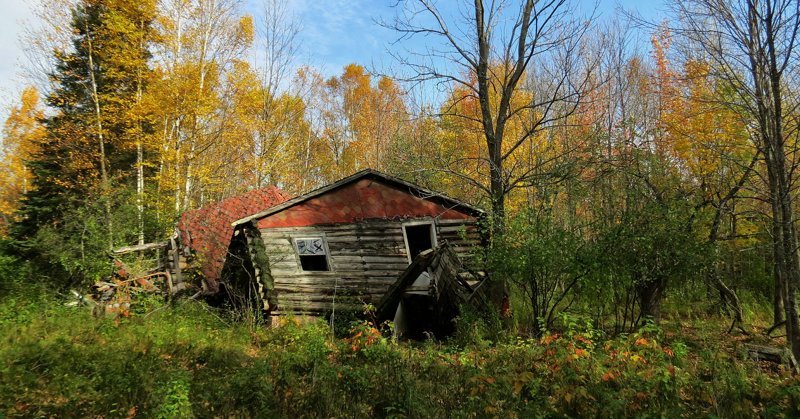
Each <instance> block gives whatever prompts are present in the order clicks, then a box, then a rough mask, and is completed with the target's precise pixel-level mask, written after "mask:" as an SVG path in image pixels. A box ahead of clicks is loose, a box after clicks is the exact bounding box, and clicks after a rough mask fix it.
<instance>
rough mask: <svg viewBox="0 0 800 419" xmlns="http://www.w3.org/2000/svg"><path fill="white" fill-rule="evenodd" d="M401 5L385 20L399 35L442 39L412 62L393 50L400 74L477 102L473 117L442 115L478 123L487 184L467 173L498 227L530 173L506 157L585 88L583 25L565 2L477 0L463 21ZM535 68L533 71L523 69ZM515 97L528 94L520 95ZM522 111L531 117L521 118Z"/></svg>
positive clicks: (424, 6)
mask: <svg viewBox="0 0 800 419" xmlns="http://www.w3.org/2000/svg"><path fill="white" fill-rule="evenodd" d="M401 5H402V6H403V7H404V8H403V9H402V10H401V11H400V13H399V16H398V17H397V18H396V19H395V20H394V21H393V22H391V23H388V24H387V26H389V27H390V28H392V29H394V30H396V31H397V32H398V33H399V34H400V36H401V40H402V39H407V38H413V37H416V36H428V37H432V38H435V39H438V40H439V41H440V42H441V46H437V47H436V48H434V49H431V50H429V53H428V54H425V53H419V52H417V53H411V54H409V55H410V56H411V57H421V58H420V60H418V61H414V60H411V59H407V58H403V57H399V56H398V58H399V60H400V61H401V62H402V63H403V64H404V65H405V66H406V67H407V68H408V69H409V70H410V72H411V75H410V76H408V77H407V78H406V79H407V80H408V81H412V82H416V83H424V82H429V81H434V82H436V83H440V84H444V85H449V86H452V87H453V88H454V89H457V90H459V91H462V92H463V95H462V97H461V98H459V99H457V100H455V101H453V102H452V103H453V104H458V103H460V101H461V100H467V99H471V100H474V101H475V102H477V105H478V114H477V115H474V114H465V113H461V112H458V111H457V110H456V108H455V107H447V108H446V109H444V110H443V111H442V114H443V115H452V116H454V117H457V118H462V119H464V120H466V121H474V122H477V123H479V124H480V127H481V134H482V136H483V142H484V147H485V150H486V153H485V155H483V156H481V157H480V159H481V160H482V161H483V162H484V163H485V169H483V170H485V172H486V177H487V178H488V182H486V183H484V182H482V181H481V180H479V179H472V178H471V177H469V176H465V179H469V180H470V181H471V182H472V183H473V184H475V185H476V186H478V187H480V188H481V189H482V190H485V191H486V192H487V195H488V196H489V198H490V202H491V206H492V211H493V219H494V222H493V225H494V228H495V230H496V232H501V231H502V229H503V219H504V217H505V212H506V209H505V204H506V197H507V195H508V194H509V192H510V191H512V190H513V189H515V188H517V187H521V186H522V185H525V184H527V183H528V182H529V181H530V180H531V179H530V178H531V176H532V175H533V174H534V173H533V171H532V170H531V169H530V168H519V167H517V166H516V165H515V164H514V163H512V162H511V160H512V159H513V158H512V155H514V153H515V152H516V151H517V150H518V149H519V148H520V147H522V146H523V145H525V144H529V143H531V142H535V141H536V140H537V136H538V135H539V134H540V133H541V132H543V131H545V130H547V129H549V127H552V126H553V125H556V124H557V123H558V122H559V121H563V120H564V119H565V118H567V117H568V116H569V115H571V114H573V113H574V112H575V111H576V110H577V109H578V104H579V103H580V102H581V98H582V97H583V96H584V94H585V88H586V87H587V81H588V78H587V70H588V69H589V68H591V64H588V63H583V62H581V60H580V58H581V48H582V47H583V45H584V44H583V41H584V36H585V35H586V33H587V30H588V28H589V25H588V23H587V22H584V21H581V20H579V19H578V18H575V17H572V16H573V12H574V7H572V5H571V4H569V2H567V1H566V0H556V1H548V2H538V1H535V0H527V1H524V2H521V4H520V5H519V6H518V7H508V6H509V5H507V4H505V3H503V2H499V3H494V2H492V3H491V4H484V2H483V1H476V2H475V3H474V5H469V6H468V5H464V6H463V7H464V8H465V10H469V12H468V13H466V14H463V16H464V19H463V21H458V19H457V17H455V15H456V14H457V13H455V12H453V11H452V10H451V11H450V12H449V13H447V11H446V10H444V11H443V10H442V9H440V8H439V7H437V5H436V4H434V2H431V1H428V0H416V1H405V2H401ZM533 68H536V69H537V72H538V73H536V74H534V73H533V72H532V71H529V70H532V69H533ZM526 75H527V76H528V77H534V80H535V83H534V84H536V85H537V86H536V87H537V90H536V92H535V94H531V92H526V91H525V89H524V84H525V81H526V80H525V79H526ZM540 83H541V84H540ZM519 95H529V96H528V97H527V99H524V100H519V99H518V96H519ZM522 114H526V115H531V116H532V117H531V118H522V117H521V115H522ZM523 119H524V122H523V121H520V122H522V126H521V127H520V128H521V129H519V130H517V131H516V132H514V133H509V129H508V128H509V125H511V124H512V123H513V122H512V121H515V120H518V121H519V120H523Z"/></svg>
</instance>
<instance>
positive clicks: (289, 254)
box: [260, 218, 480, 314]
mask: <svg viewBox="0 0 800 419" xmlns="http://www.w3.org/2000/svg"><path fill="white" fill-rule="evenodd" d="M426 220H428V221H430V220H431V219H430V218H427V219H426V218H422V219H403V220H366V221H360V222H357V223H349V224H334V225H320V226H310V227H276V228H264V229H261V230H260V231H261V237H262V240H263V243H264V246H265V251H266V254H267V259H268V260H269V269H270V271H271V273H272V276H273V278H274V281H275V292H276V293H277V297H278V310H277V311H276V312H274V314H281V313H286V312H294V313H301V314H323V313H326V312H330V311H331V310H332V308H333V302H334V299H335V302H336V309H337V310H340V309H355V310H359V309H360V308H361V306H362V305H363V304H364V303H372V304H377V303H378V302H379V301H380V299H381V297H383V295H384V294H385V293H386V291H387V290H388V289H389V286H390V285H391V284H393V283H394V282H395V281H396V280H397V278H398V277H399V276H400V275H401V274H402V273H403V271H404V270H405V269H406V268H407V267H408V265H409V263H408V256H407V254H406V247H405V241H404V239H403V224H405V223H407V222H411V221H426ZM433 221H434V225H435V228H436V239H437V242H438V243H440V244H441V243H442V242H443V241H447V242H448V243H450V244H451V245H452V246H453V250H454V251H455V252H456V253H457V254H458V255H459V256H460V257H461V258H462V259H463V260H465V261H466V260H469V259H471V258H472V256H471V254H472V252H473V251H474V250H475V249H476V248H477V246H479V245H480V237H479V234H478V231H477V227H476V225H475V220H443V219H433ZM319 236H321V237H323V238H324V239H325V241H326V243H327V246H328V261H329V264H330V268H331V270H330V271H328V272H307V271H303V270H302V269H301V268H300V261H299V258H298V256H297V254H296V252H295V249H294V246H293V243H294V241H293V240H294V239H295V238H304V237H319Z"/></svg>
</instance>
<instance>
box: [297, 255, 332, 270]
mask: <svg viewBox="0 0 800 419" xmlns="http://www.w3.org/2000/svg"><path fill="white" fill-rule="evenodd" d="M300 266H301V267H302V268H303V270H304V271H329V270H330V269H329V268H328V258H327V257H326V256H325V255H304V256H300Z"/></svg>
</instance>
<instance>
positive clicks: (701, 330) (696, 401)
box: [0, 284, 800, 417]
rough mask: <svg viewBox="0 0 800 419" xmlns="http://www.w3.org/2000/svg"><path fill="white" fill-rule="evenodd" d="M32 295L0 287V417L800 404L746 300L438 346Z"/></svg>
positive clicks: (445, 413)
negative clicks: (761, 354) (608, 326)
mask: <svg viewBox="0 0 800 419" xmlns="http://www.w3.org/2000/svg"><path fill="white" fill-rule="evenodd" d="M35 290H36V288H33V291H32V289H31V288H30V287H25V291H22V287H19V286H14V285H13V284H12V286H11V287H10V288H9V287H6V289H5V290H2V291H0V339H1V340H0V416H3V413H4V414H5V415H6V416H8V417H18V416H23V417H41V416H58V417H61V416H67V417H76V416H80V417H89V416H92V417H135V416H139V417H191V416H198V417H212V416H214V417H219V416H224V417H227V416H239V417H240V416H248V417H250V416H258V417H367V416H379V417H487V416H488V417H541V416H548V417H552V416H556V417H560V416H603V417H606V416H611V417H619V416H667V417H678V416H692V417H694V416H715V417H740V416H765V417H787V416H788V417H797V416H798V415H800V410H798V409H799V408H798V406H800V380H798V378H797V377H794V376H793V375H792V374H791V373H790V372H789V371H787V370H786V369H785V368H784V367H781V366H778V365H776V364H773V363H769V362H755V361H752V360H750V359H748V357H747V356H746V351H745V350H744V344H746V343H759V344H768V345H772V346H778V345H780V344H782V342H780V341H779V340H775V339H772V340H770V339H767V338H766V337H764V336H762V335H760V333H761V331H762V330H763V329H764V328H765V327H767V326H768V325H765V324H763V321H759V320H758V319H759V318H763V317H764V316H765V315H764V314H758V313H756V312H753V311H749V312H747V313H746V314H747V317H748V319H752V320H753V321H754V322H755V325H751V328H752V329H753V330H752V334H751V335H749V336H747V335H743V334H741V333H732V334H727V333H725V331H726V330H727V327H728V322H727V319H725V318H723V317H721V316H718V315H709V314H706V313H703V312H702V311H703V310H705V309H703V308H698V305H693V306H692V307H687V306H686V305H680V306H678V305H676V304H669V305H668V306H667V307H666V309H667V310H666V311H665V317H666V318H665V320H664V322H663V323H662V325H661V326H660V327H652V326H650V327H645V328H644V329H643V330H641V331H640V332H638V333H630V334H622V335H616V336H608V335H606V334H605V333H603V332H601V331H599V330H595V329H593V327H592V326H591V324H590V323H589V322H584V321H583V320H581V319H580V318H577V317H576V318H574V319H573V320H571V321H570V320H567V321H565V323H564V327H563V330H561V331H560V332H558V333H548V334H546V335H545V336H544V337H542V338H539V339H526V338H520V337H512V336H508V335H505V336H495V338H492V339H490V338H488V337H487V336H488V335H487V334H486V333H485V331H484V330H483V329H482V326H481V324H480V322H473V321H470V322H462V329H461V332H460V333H459V334H458V335H457V336H456V337H454V338H453V339H451V340H449V341H447V342H421V343H396V342H393V341H392V340H391V339H389V338H386V337H385V334H384V333H382V332H381V331H379V330H376V329H375V328H373V327H372V326H371V325H369V324H367V323H355V324H354V326H353V328H352V330H350V331H349V332H347V333H346V334H345V335H346V336H344V337H338V338H337V337H334V336H333V335H332V334H331V333H330V329H329V328H328V326H327V325H326V324H325V323H322V322H319V323H310V324H303V325H301V324H299V322H296V321H293V320H290V319H287V320H284V321H283V325H281V326H280V327H274V328H263V327H260V326H253V325H248V324H245V323H242V322H234V321H231V320H228V319H226V318H225V316H224V315H223V314H221V313H220V312H217V311H215V310H213V309H210V308H208V307H207V306H206V305H205V304H204V303H201V302H194V301H181V302H177V303H174V304H166V303H164V302H162V301H160V299H159V298H155V297H140V298H137V299H136V303H135V304H134V306H133V307H132V308H131V313H130V315H129V316H127V317H120V316H105V317H102V318H97V317H94V316H93V315H92V314H91V312H90V311H89V310H88V309H87V308H85V307H67V306H65V305H64V301H63V300H59V299H58V298H56V297H53V296H52V294H51V293H49V292H47V291H45V290H44V289H40V290H39V291H35ZM676 307H679V308H676ZM778 334H780V333H778Z"/></svg>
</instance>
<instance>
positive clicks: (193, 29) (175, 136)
mask: <svg viewBox="0 0 800 419" xmlns="http://www.w3.org/2000/svg"><path fill="white" fill-rule="evenodd" d="M159 11H160V13H159V16H158V18H157V20H156V24H155V29H156V32H157V34H158V42H157V43H156V44H155V45H154V48H153V61H152V65H153V68H154V72H155V74H156V78H155V80H154V82H153V85H152V86H151V88H150V89H149V91H148V95H147V98H146V100H147V102H148V103H149V105H150V107H151V108H152V109H153V114H154V118H155V121H156V122H155V128H156V132H157V133H158V135H157V142H158V148H159V150H160V153H159V160H158V162H157V163H155V164H156V166H157V168H156V188H155V191H156V192H155V194H156V196H157V197H158V203H157V206H158V209H159V211H158V217H159V218H160V219H167V220H171V219H174V217H175V216H177V214H180V213H181V212H182V211H184V210H186V209H189V208H191V207H193V206H195V205H197V204H199V203H202V202H203V201H204V200H206V199H213V197H215V196H216V197H220V196H222V195H223V194H224V189H225V188H226V185H225V179H226V178H224V177H220V176H218V175H219V174H221V173H220V171H219V170H218V169H219V166H220V164H222V162H221V161H220V160H218V159H217V158H216V157H217V155H216V154H215V153H217V152H222V153H221V154H222V155H225V153H224V152H225V151H227V150H229V149H230V147H229V144H227V143H225V142H224V138H223V134H224V133H225V132H226V130H228V129H229V123H230V122H231V121H228V120H227V116H228V115H229V112H230V111H231V105H232V103H233V102H234V100H233V97H232V95H233V94H234V91H233V90H232V87H233V86H232V84H231V83H230V82H231V81H232V80H233V79H232V78H228V77H227V76H228V75H229V74H230V72H232V71H234V70H235V68H234V66H235V64H236V63H237V62H240V61H243V58H244V54H245V52H246V51H247V49H248V48H249V47H250V46H251V45H252V42H253V39H254V26H253V18H252V16H249V15H243V14H242V13H241V10H240V2H239V1H237V0H192V1H184V0H167V1H163V2H161V3H160V8H159Z"/></svg>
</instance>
